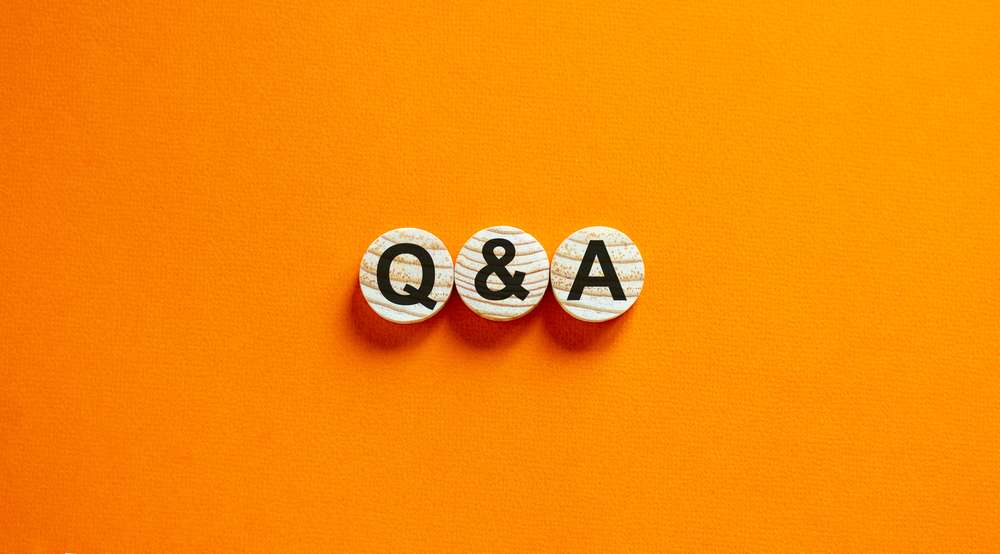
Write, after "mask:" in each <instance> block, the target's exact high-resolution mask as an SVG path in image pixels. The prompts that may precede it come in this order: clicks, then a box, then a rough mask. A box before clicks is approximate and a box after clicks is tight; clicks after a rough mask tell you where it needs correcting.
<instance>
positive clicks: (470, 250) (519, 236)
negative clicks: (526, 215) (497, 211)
mask: <svg viewBox="0 0 1000 554" xmlns="http://www.w3.org/2000/svg"><path fill="white" fill-rule="evenodd" d="M494 238H503V239H507V240H509V241H511V243H513V244H514V248H515V254H514V259H512V260H511V261H510V263H508V264H506V266H505V267H506V269H507V271H508V272H510V273H512V274H513V273H514V272H515V271H522V272H524V273H525V276H524V280H523V281H522V283H521V286H523V287H524V288H525V289H527V290H528V296H527V297H525V299H524V300H521V299H520V298H518V297H516V296H510V297H508V298H505V299H503V300H489V299H486V298H483V297H482V296H481V295H480V294H479V293H478V292H477V291H476V274H478V273H479V271H480V270H482V269H483V268H484V267H486V265H487V264H486V259H485V258H484V256H483V251H482V249H483V245H484V244H485V243H486V242H487V241H489V240H492V239H494ZM495 253H496V255H497V256H500V255H502V254H503V252H502V251H501V250H500V249H497V250H496V252H495ZM487 284H488V286H489V288H490V289H492V290H499V289H502V288H503V287H504V283H503V281H501V280H500V278H499V277H498V276H497V275H496V274H491V275H490V276H489V277H488V278H487ZM548 285H549V256H548V254H547V253H546V252H545V248H544V247H542V244H541V243H540V242H538V240H537V239H535V237H533V236H531V235H530V234H528V233H526V232H524V231H522V230H521V229H518V228H517V227H510V226H496V227H488V228H486V229H483V230H481V231H478V232H477V233H476V234H474V235H472V237H471V238H469V240H468V241H466V243H465V245H464V246H462V249H461V250H460V251H459V252H458V256H457V257H456V258H455V288H456V289H458V295H459V296H460V297H461V298H462V301H463V302H465V305H466V306H468V307H469V309H471V310H472V311H473V312H475V313H476V314H478V315H480V316H482V317H484V318H486V319H491V320H494V321H510V320H512V319H517V318H519V317H522V316H524V315H525V314H527V313H528V312H530V311H531V310H532V309H534V307H535V306H537V305H538V302H540V301H541V299H542V296H543V295H544V294H545V289H546V288H548Z"/></svg>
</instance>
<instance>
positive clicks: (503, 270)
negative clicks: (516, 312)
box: [476, 239, 528, 300]
mask: <svg viewBox="0 0 1000 554" xmlns="http://www.w3.org/2000/svg"><path fill="white" fill-rule="evenodd" d="M497 247H500V248H503V255H502V256H500V257H499V258H497V256H496V254H494V253H493V249H494V248H497ZM483 259H484V260H486V267H484V268H482V269H480V270H479V273H476V292H478V293H479V295H480V296H482V297H483V298H485V299H487V300H504V299H506V298H510V297H511V296H516V297H518V298H520V299H521V300H524V299H525V298H527V297H528V289H526V288H524V287H522V286H521V283H522V282H524V275H525V274H524V272H523V271H515V272H514V274H513V275H511V274H510V272H509V271H507V264H509V263H510V262H511V260H513V259H514V243H512V242H510V241H509V240H507V239H490V240H488V241H486V244H484V245H483ZM490 274H496V276H497V277H499V278H500V281H502V282H503V284H504V287H503V288H502V289H500V290H490V288H489V287H488V286H486V280H487V279H488V278H489V276H490Z"/></svg>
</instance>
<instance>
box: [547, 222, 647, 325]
mask: <svg viewBox="0 0 1000 554" xmlns="http://www.w3.org/2000/svg"><path fill="white" fill-rule="evenodd" d="M588 251H589V252H590V255H587V256H585V254H587V253H588ZM605 252H606V253H607V256H605V255H604V253H605ZM585 259H586V260H589V262H585ZM602 260H603V261H604V263H605V264H607V266H608V267H609V269H613V270H614V273H615V276H616V277H617V282H618V283H620V285H621V288H620V289H619V288H618V287H616V286H615V285H614V281H615V279H607V280H606V283H600V284H596V283H595V281H600V280H601V279H600V278H602V277H606V276H605V274H604V271H603V268H602V265H603V264H602ZM588 265H589V266H590V267H589V273H588V274H586V275H577V274H578V273H580V270H581V266H582V267H583V269H587V267H586V266H588ZM645 274H646V267H645V265H644V264H643V262H642V256H641V255H640V254H639V249H638V248H637V247H636V245H635V243H633V242H632V239H630V238H628V236H626V235H625V233H623V232H621V231H619V230H617V229H612V228H611V227H587V228H585V229H580V230H579V231H577V232H575V233H573V234H572V235H570V236H569V238H567V239H566V240H564V241H563V242H562V244H560V245H559V248H558V249H556V253H555V255H554V256H553V257H552V293H553V294H555V295H556V300H558V301H559V304H560V305H561V306H562V307H563V309H564V310H566V311H567V312H568V313H569V314H570V315H572V316H573V317H575V318H577V319H579V320H582V321H592V322H599V321H607V320H609V319H613V318H616V317H618V316H620V315H622V314H623V313H625V311H626V310H628V309H629V308H631V307H632V304H635V301H636V299H638V298H639V293H640V292H642V283H643V280H644V279H645ZM588 276H589V277H591V278H598V279H592V280H591V281H590V282H588V279H587V277H588ZM607 277H610V275H609V276H607ZM578 279H580V281H579V283H577V290H576V291H575V292H576V293H577V294H579V297H578V298H576V295H574V294H572V293H573V292H574V287H573V285H574V282H576V281H577V280H578ZM570 296H574V299H573V300H570ZM616 296H617V297H618V298H617V299H616V298H615V297H616Z"/></svg>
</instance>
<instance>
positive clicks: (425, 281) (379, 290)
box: [359, 227, 455, 323]
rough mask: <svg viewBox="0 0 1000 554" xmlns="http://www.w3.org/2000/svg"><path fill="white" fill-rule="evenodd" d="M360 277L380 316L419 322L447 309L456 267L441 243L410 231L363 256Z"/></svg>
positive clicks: (388, 237)
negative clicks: (380, 275) (444, 308)
mask: <svg viewBox="0 0 1000 554" xmlns="http://www.w3.org/2000/svg"><path fill="white" fill-rule="evenodd" d="M420 258H424V260H423V262H421V260H420ZM380 265H381V271H382V272H383V279H382V280H383V281H384V282H383V283H382V286H380V285H379V281H380V278H379V271H380ZM432 273H433V275H432ZM359 278H360V280H361V293H362V294H363V295H364V297H365V300H367V301H368V305H369V306H371V308H372V309H373V310H375V313H377V314H378V315H380V316H382V317H383V318H385V319H388V320H389V321H392V322H394V323H416V322H418V321H423V320H425V319H427V318H429V317H431V316H432V315H434V314H436V313H438V312H439V311H441V308H443V307H444V304H445V302H447V301H448V297H449V296H450V295H451V289H452V285H453V283H454V282H455V269H454V266H453V265H452V261H451V254H449V253H448V248H447V247H445V245H444V243H443V242H441V239H439V238H437V237H436V236H434V235H432V234H431V233H428V232H427V231H424V230H423V229H414V228H409V227H404V228H400V229H393V230H392V231H388V232H386V233H384V234H383V235H382V236H380V237H379V238H377V239H375V242H373V243H372V244H371V246H369V247H368V250H367V251H366V252H365V255H364V257H362V258H361V272H360V277H359Z"/></svg>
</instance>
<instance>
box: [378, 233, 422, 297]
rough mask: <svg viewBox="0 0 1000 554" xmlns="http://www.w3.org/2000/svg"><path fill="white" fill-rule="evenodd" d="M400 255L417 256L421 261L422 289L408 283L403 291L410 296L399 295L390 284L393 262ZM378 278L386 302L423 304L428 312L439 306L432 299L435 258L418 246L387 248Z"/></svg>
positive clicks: (405, 245)
mask: <svg viewBox="0 0 1000 554" xmlns="http://www.w3.org/2000/svg"><path fill="white" fill-rule="evenodd" d="M400 254H409V255H411V256H415V257H416V258H417V260H419V261H420V269H421V270H422V273H421V277H420V288H416V287H414V286H413V285H411V284H409V283H407V284H406V286H404V287H403V290H404V291H405V292H407V293H409V294H399V293H398V292H396V291H395V290H393V288H392V283H390V282H389V268H390V267H391V266H392V261H393V260H395V259H396V256H399V255H400ZM376 276H377V277H378V290H379V291H380V292H381V293H382V296H384V297H385V299H386V300H388V301H389V302H392V303H393V304H399V305H400V306H412V305H413V304H421V305H422V306H423V307H425V308H427V309H428V310H433V309H434V306H436V305H437V302H436V301H435V300H431V298H430V294H431V291H432V290H434V258H431V255H430V253H429V252H427V251H426V250H424V249H423V248H421V247H420V246H417V245H416V244H410V243H400V244H394V245H392V246H390V247H389V248H386V249H385V252H383V253H382V257H380V258H379V259H378V272H377V273H376Z"/></svg>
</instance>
